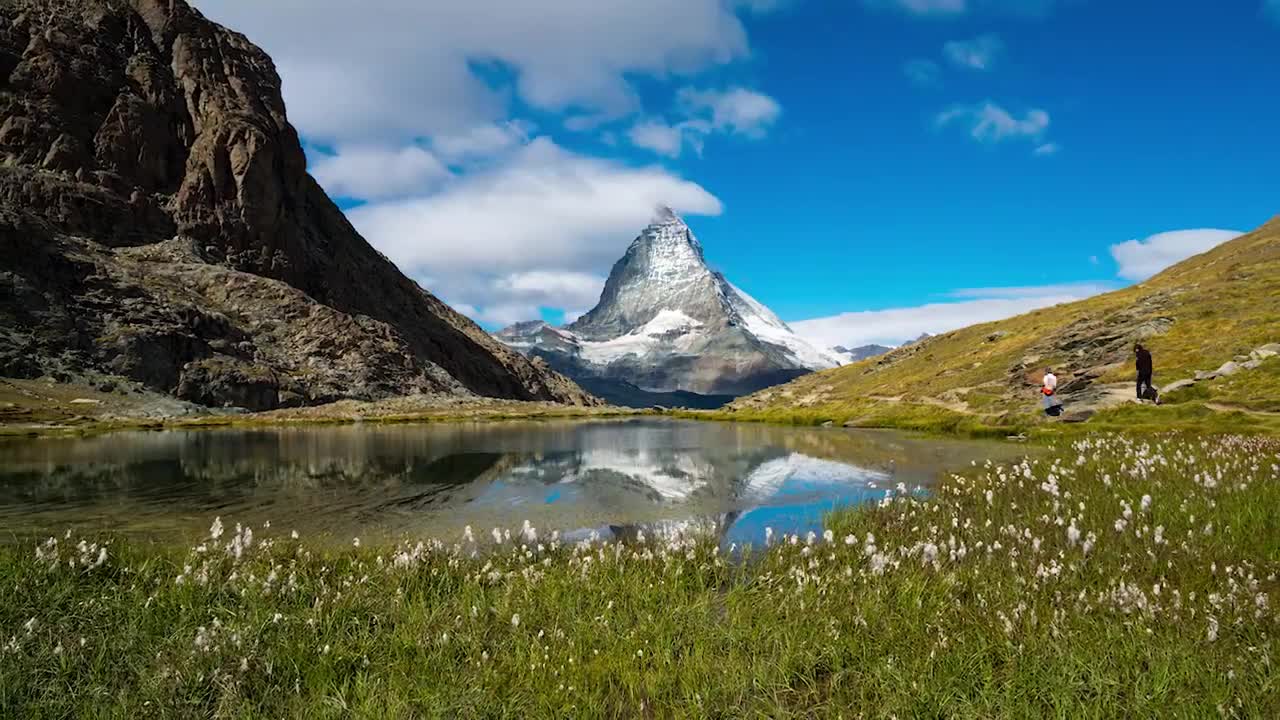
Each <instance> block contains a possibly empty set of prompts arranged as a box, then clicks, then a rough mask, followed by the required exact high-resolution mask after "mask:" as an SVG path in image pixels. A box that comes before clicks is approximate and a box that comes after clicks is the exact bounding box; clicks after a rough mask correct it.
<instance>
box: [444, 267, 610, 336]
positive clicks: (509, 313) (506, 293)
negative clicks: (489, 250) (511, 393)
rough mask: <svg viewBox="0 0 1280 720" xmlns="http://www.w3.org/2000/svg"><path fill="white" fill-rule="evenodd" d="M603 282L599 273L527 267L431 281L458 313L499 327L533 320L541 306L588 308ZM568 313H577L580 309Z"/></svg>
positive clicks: (540, 310)
mask: <svg viewBox="0 0 1280 720" xmlns="http://www.w3.org/2000/svg"><path fill="white" fill-rule="evenodd" d="M424 279H426V278H424ZM604 281H605V279H604V277H603V276H600V275H595V274H592V273H582V272H572V271H561V270H530V271H526V272H515V273H509V274H506V275H493V276H489V275H484V274H468V275H465V276H461V277H455V278H452V279H450V280H446V281H445V282H439V281H433V282H432V283H431V284H432V286H433V287H435V288H436V289H437V291H438V292H439V293H440V294H441V295H442V297H443V298H444V299H445V300H446V301H447V302H448V303H449V304H450V305H452V306H453V307H454V308H455V309H457V310H458V311H459V312H462V313H464V314H466V315H468V316H470V317H471V318H473V319H475V320H479V321H480V322H482V323H485V324H488V325H490V326H494V327H500V326H506V325H510V324H512V323H516V322H521V321H524V320H535V319H537V318H538V317H540V316H541V314H542V310H543V309H544V308H552V309H555V308H564V307H569V308H584V307H585V308H589V307H592V306H593V305H595V304H596V301H597V300H599V299H600V291H601V290H603V289H604ZM468 301H469V302H468ZM570 312H573V313H576V314H578V315H580V314H582V312H583V311H581V310H576V309H575V310H572V311H570Z"/></svg>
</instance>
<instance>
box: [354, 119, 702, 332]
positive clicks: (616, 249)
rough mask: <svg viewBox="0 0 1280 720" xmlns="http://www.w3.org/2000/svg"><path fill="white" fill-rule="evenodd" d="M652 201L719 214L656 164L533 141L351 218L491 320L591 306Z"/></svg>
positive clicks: (431, 284) (403, 264) (427, 281)
mask: <svg viewBox="0 0 1280 720" xmlns="http://www.w3.org/2000/svg"><path fill="white" fill-rule="evenodd" d="M659 204H666V205H670V206H671V207H673V208H675V209H676V210H677V211H680V212H683V213H686V214H689V215H717V214H719V213H720V212H721V205H720V201H719V200H718V199H716V197H715V196H714V195H712V194H711V193H709V192H707V191H706V190H705V189H703V188H702V187H701V186H699V185H698V184H696V183H693V182H690V181H688V180H684V179H682V178H680V177H678V176H675V175H673V174H671V173H670V172H668V171H667V170H665V169H663V168H660V167H639V168H637V167H631V166H628V165H624V164H621V163H617V162H611V161H606V160H600V159H596V158H589V157H584V156H582V155H578V154H575V153H572V152H570V151H568V150H565V149H564V148H561V147H560V146H558V145H556V144H555V143H553V142H552V141H551V140H549V139H547V138H545V137H540V138H535V139H533V140H532V141H530V142H529V143H528V144H526V145H522V146H520V147H519V148H518V149H516V150H515V151H514V152H513V153H512V154H511V155H510V157H509V158H508V159H507V160H506V161H504V162H503V163H501V164H499V165H496V166H494V167H490V168H485V169H482V170H479V171H476V172H473V173H469V174H468V175H466V176H463V177H461V178H458V179H455V180H453V181H451V182H450V183H448V184H446V185H445V186H444V187H443V188H442V189H441V190H440V191H439V192H436V193H435V194H432V195H427V196H423V197H413V198H407V199H400V200H396V201H390V202H374V203H370V204H368V205H364V206H361V207H358V208H355V209H353V210H351V211H350V212H349V213H348V216H349V217H350V218H351V221H352V223H353V224H354V225H355V226H356V228H357V229H358V230H359V231H360V232H361V233H363V234H364V236H365V237H366V238H367V239H368V240H369V241H370V242H371V243H372V244H373V245H374V246H375V247H377V248H378V249H379V250H381V251H382V252H383V253H385V254H386V255H387V256H388V257H389V258H391V260H392V261H393V262H395V263H396V264H397V265H398V266H399V267H400V268H401V269H402V270H404V271H406V272H408V273H410V274H412V275H415V276H418V277H419V278H420V279H422V281H423V284H424V285H425V286H427V287H428V289H430V290H432V291H433V292H436V293H437V294H439V295H441V296H442V297H443V298H446V299H447V300H448V301H450V302H452V303H457V304H465V305H469V306H473V307H475V308H478V311H477V312H478V315H475V316H476V317H479V318H480V319H482V320H488V321H496V320H495V318H497V317H498V316H499V315H503V316H504V317H503V318H502V319H505V316H506V315H510V314H513V313H515V312H516V311H517V310H519V311H520V312H527V311H528V310H529V309H530V308H533V309H536V308H537V307H539V306H541V307H552V308H581V307H590V306H592V305H594V304H595V301H596V299H598V295H599V288H600V286H601V285H602V283H603V281H602V280H600V278H601V277H603V275H604V274H605V273H607V271H608V268H609V267H610V266H611V265H612V263H613V262H614V261H615V260H617V259H618V258H619V257H621V256H622V253H623V251H624V250H625V249H626V246H627V244H628V243H630V242H631V240H632V239H634V238H635V236H636V234H637V233H638V232H639V231H640V230H641V229H642V228H643V227H644V226H645V224H646V223H647V222H648V221H649V219H650V217H651V215H652V213H653V208H654V207H655V206H657V205H659ZM592 278H594V279H592ZM535 316H536V315H535ZM523 319H529V317H525V318H523Z"/></svg>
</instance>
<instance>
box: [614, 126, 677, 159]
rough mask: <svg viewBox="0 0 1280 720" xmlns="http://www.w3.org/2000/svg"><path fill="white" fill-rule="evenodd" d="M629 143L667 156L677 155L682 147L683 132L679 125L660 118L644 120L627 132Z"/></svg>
mask: <svg viewBox="0 0 1280 720" xmlns="http://www.w3.org/2000/svg"><path fill="white" fill-rule="evenodd" d="M627 138H628V139H630V140H631V144H632V145H635V146H636V147H639V148H644V149H645V150H651V151H653V152H655V153H657V154H659V155H665V156H667V157H679V156H680V151H681V150H683V149H684V141H685V132H684V130H682V129H681V128H680V127H679V126H673V125H668V124H667V123H666V122H665V121H662V120H645V121H643V122H640V123H637V124H636V125H635V126H633V127H632V128H631V130H630V131H628V132H627Z"/></svg>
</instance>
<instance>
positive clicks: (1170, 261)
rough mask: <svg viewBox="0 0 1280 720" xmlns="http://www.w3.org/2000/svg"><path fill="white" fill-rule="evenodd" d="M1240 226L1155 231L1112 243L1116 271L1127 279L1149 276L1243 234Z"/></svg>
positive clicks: (1141, 278) (1135, 279) (1137, 279)
mask: <svg viewBox="0 0 1280 720" xmlns="http://www.w3.org/2000/svg"><path fill="white" fill-rule="evenodd" d="M1242 234H1243V233H1241V232H1239V231H1237V230H1213V229H1203V230H1178V231H1175V232H1166V233H1160V234H1158V235H1152V236H1151V237H1149V238H1146V239H1145V240H1128V241H1126V242H1122V243H1119V244H1117V245H1112V246H1111V257H1113V258H1115V261H1116V265H1117V266H1118V270H1117V274H1118V275H1120V277H1122V278H1125V279H1127V280H1134V281H1140V280H1146V279H1147V278H1149V277H1151V276H1152V275H1155V274H1156V273H1158V272H1160V271H1161V270H1164V269H1165V268H1167V267H1169V266H1170V265H1174V264H1176V263H1179V262H1181V261H1183V260H1186V259H1187V258H1189V257H1191V256H1192V255H1199V254H1200V253H1202V252H1205V251H1207V250H1211V249H1213V248H1215V247H1217V246H1218V245H1221V244H1222V243H1224V242H1226V241H1228V240H1232V239H1235V238H1237V237H1240V235H1242Z"/></svg>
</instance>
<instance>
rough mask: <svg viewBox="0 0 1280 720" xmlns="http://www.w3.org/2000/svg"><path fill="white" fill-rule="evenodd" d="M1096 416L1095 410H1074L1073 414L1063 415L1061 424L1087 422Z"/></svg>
mask: <svg viewBox="0 0 1280 720" xmlns="http://www.w3.org/2000/svg"><path fill="white" fill-rule="evenodd" d="M1096 414H1097V411H1096V410H1076V411H1074V412H1069V413H1067V414H1065V415H1063V416H1062V422H1064V423H1072V424H1075V423H1082V422H1088V421H1089V418H1091V417H1093V416H1094V415H1096Z"/></svg>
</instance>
